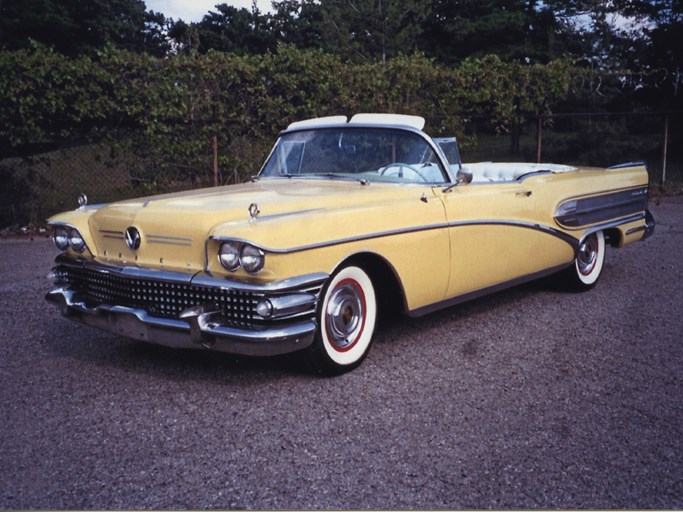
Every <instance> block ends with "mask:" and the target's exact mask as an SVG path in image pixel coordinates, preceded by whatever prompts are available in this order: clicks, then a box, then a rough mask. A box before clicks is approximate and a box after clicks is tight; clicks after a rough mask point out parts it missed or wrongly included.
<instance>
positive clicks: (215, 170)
mask: <svg viewBox="0 0 683 512" xmlns="http://www.w3.org/2000/svg"><path fill="white" fill-rule="evenodd" d="M211 144H212V145H213V186H214V187H217V186H218V137H216V136H215V135H214V136H213V137H211Z"/></svg>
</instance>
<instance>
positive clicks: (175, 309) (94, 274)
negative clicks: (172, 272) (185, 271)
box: [58, 266, 260, 327]
mask: <svg viewBox="0 0 683 512" xmlns="http://www.w3.org/2000/svg"><path fill="white" fill-rule="evenodd" d="M58 271H59V274H60V279H61V280H63V281H64V282H66V283H68V284H69V285H70V286H71V288H72V289H74V290H75V291H77V292H78V294H79V296H81V297H82V299H83V300H85V301H86V302H87V303H88V304H90V305H92V306H99V305H102V304H108V305H112V306H125V307H130V308H136V309H142V310H145V311H147V312H148V313H149V314H151V315H153V316H158V317H164V318H178V316H179V315H180V313H181V312H182V311H183V310H185V309H187V308H190V307H192V306H197V305H200V304H213V305H216V306H217V307H218V308H219V309H221V310H222V312H223V316H224V317H225V320H226V321H228V322H229V323H231V324H232V325H235V326H240V327H249V326H251V325H253V323H254V317H255V316H256V312H255V308H256V304H257V302H258V301H259V299H260V296H258V295H256V294H253V293H250V292H245V291H241V290H225V289H220V288H208V287H202V286H196V285H192V284H189V283H181V282H167V281H158V280H154V279H147V278H139V277H126V276H120V275H113V274H109V273H106V272H98V271H97V270H93V269H88V268H77V267H68V266H62V267H59V269H58ZM256 323H258V322H256Z"/></svg>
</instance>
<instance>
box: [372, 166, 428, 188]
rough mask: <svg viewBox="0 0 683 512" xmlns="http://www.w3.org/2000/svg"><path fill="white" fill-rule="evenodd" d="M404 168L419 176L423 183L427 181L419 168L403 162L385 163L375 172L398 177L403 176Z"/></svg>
mask: <svg viewBox="0 0 683 512" xmlns="http://www.w3.org/2000/svg"><path fill="white" fill-rule="evenodd" d="M404 169H407V170H408V171H409V173H412V174H414V175H415V176H417V177H418V178H420V179H421V180H422V181H424V182H425V183H426V182H428V181H429V180H428V179H427V178H426V177H425V175H424V174H422V172H420V170H419V169H417V168H415V167H413V166H412V165H410V164H405V163H403V162H393V163H390V164H387V165H385V166H384V167H381V168H380V170H379V171H377V173H378V174H380V175H382V176H396V177H398V178H405V176H404V175H403V171H404ZM411 181H412V180H411Z"/></svg>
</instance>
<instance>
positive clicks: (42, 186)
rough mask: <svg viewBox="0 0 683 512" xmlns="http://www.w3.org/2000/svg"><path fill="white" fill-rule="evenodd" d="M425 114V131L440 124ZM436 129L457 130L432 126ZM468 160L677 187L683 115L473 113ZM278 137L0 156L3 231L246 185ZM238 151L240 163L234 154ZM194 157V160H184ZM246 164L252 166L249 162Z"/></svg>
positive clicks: (467, 132) (121, 142) (466, 138)
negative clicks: (500, 129)
mask: <svg viewBox="0 0 683 512" xmlns="http://www.w3.org/2000/svg"><path fill="white" fill-rule="evenodd" d="M437 121H438V120H427V126H426V130H427V131H428V132H430V129H429V128H430V126H438V125H439V123H438V122H437ZM431 134H432V135H434V136H437V135H438V136H452V135H454V134H447V133H431ZM458 138H459V143H460V149H461V156H462V159H463V161H465V162H476V161H529V162H553V163H563V164H572V165H588V166H599V167H607V166H610V165H615V164H619V163H624V162H629V161H639V160H643V161H645V162H646V164H647V166H648V170H649V172H650V180H651V184H653V185H665V187H666V188H667V189H668V191H669V192H680V191H681V185H682V184H683V114H682V113H680V112H669V113H647V114H637V113H622V114H557V115H554V116H551V117H544V118H541V119H538V118H535V119H528V120H527V121H526V122H525V123H521V124H520V125H518V126H513V127H511V128H510V129H509V130H508V131H507V133H504V134H500V133H496V131H495V130H493V129H491V128H490V123H489V122H488V120H486V119H477V118H471V119H469V120H468V122H467V123H466V124H465V125H464V134H461V135H460V136H459V137H458ZM272 142H273V141H244V140H240V141H233V142H232V143H231V144H229V145H228V146H226V147H225V148H222V147H220V146H219V145H218V144H217V141H216V138H215V137H212V138H211V140H207V141H203V143H201V144H199V146H198V147H199V148H200V149H199V151H198V152H197V153H196V154H194V155H191V157H190V158H189V159H183V161H182V162H181V161H178V160H176V161H173V159H172V158H171V159H169V157H168V156H161V157H160V156H158V154H156V155H157V156H154V155H155V153H154V152H147V151H145V148H144V147H142V148H140V147H136V146H135V145H134V144H133V143H132V142H131V141H127V140H125V138H124V139H121V138H117V139H116V141H115V142H108V143H105V142H101V143H83V144H73V143H72V144H70V145H69V146H68V147H63V148H60V149H57V150H53V151H48V152H42V153H35V154H28V153H27V154H24V155H20V156H13V157H11V158H0V228H7V227H8V226H14V227H20V226H21V227H23V226H28V227H30V228H35V227H38V226H42V225H44V223H45V220H46V219H47V218H48V217H49V216H50V215H52V214H54V213H57V212H59V211H63V210H68V209H72V208H76V207H77V197H78V195H79V194H80V193H85V194H86V195H87V196H88V198H89V202H90V203H91V204H93V203H100V202H110V201H115V200H120V199H126V198H132V197H138V196H143V195H151V194H157V193H163V192H172V191H177V190H183V189H190V188H199V187H209V186H214V185H216V184H218V185H222V184H230V183H238V182H243V181H246V180H247V179H249V177H250V176H251V175H252V174H254V173H256V172H258V170H259V168H260V166H261V164H262V162H263V159H264V158H265V157H266V156H267V153H268V151H269V149H270V146H271V144H272ZM230 152H240V153H242V158H241V159H239V160H238V161H240V162H242V163H241V165H232V164H228V163H227V162H233V161H234V159H231V158H229V155H228V153H230ZM188 162H191V164H188ZM245 162H246V163H245Z"/></svg>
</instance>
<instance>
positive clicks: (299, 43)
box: [271, 0, 334, 53]
mask: <svg viewBox="0 0 683 512" xmlns="http://www.w3.org/2000/svg"><path fill="white" fill-rule="evenodd" d="M273 8H274V9H275V12H274V13H273V14H272V16H271V29H272V31H273V34H274V35H275V37H276V39H277V40H278V41H279V42H282V43H285V44H292V45H294V46H296V47H297V48H301V49H308V48H317V49H325V50H328V51H330V53H334V47H333V46H332V45H331V44H330V41H329V38H328V37H327V33H328V30H326V27H325V17H324V12H323V8H322V7H321V5H320V3H318V2H316V0H280V1H274V2H273Z"/></svg>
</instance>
